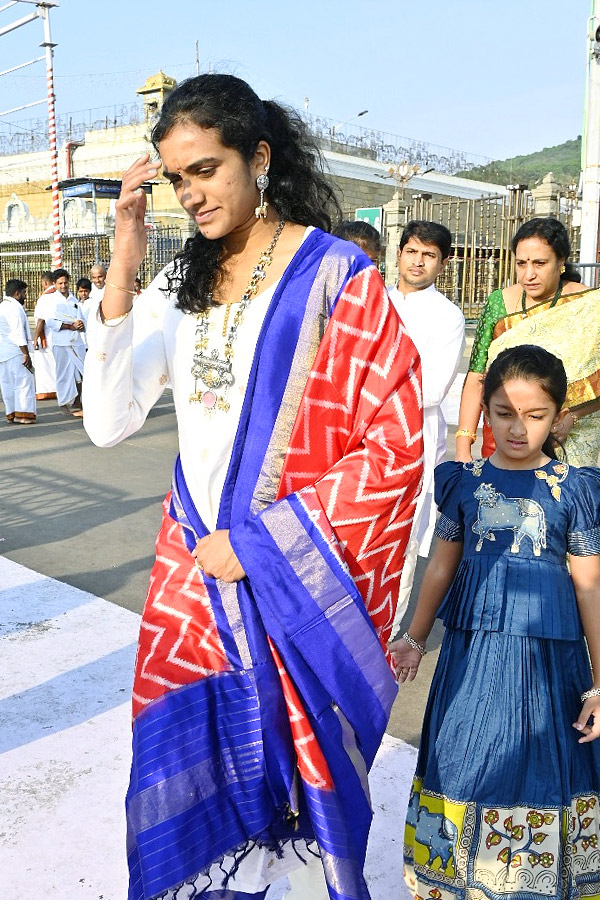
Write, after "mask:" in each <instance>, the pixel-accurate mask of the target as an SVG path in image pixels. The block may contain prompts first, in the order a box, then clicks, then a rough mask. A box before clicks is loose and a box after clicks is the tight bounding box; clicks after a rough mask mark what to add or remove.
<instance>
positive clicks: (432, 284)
mask: <svg viewBox="0 0 600 900" xmlns="http://www.w3.org/2000/svg"><path fill="white" fill-rule="evenodd" d="M394 289H395V290H396V292H397V294H398V296H400V297H402V299H403V300H407V299H408V298H409V297H416V296H417V295H418V294H426V293H427V291H436V292H437V288H436V286H435V282H432V283H431V284H430V285H429V287H426V288H423V290H421V291H411V292H410V294H403V293H402V291H400V290H398V286H397V285H394Z"/></svg>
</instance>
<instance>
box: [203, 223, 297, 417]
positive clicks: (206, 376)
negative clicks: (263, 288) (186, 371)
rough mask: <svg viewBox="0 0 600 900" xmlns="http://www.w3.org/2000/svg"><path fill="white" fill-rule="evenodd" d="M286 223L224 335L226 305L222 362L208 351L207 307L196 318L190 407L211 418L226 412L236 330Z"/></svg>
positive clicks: (262, 257) (265, 252) (261, 261)
mask: <svg viewBox="0 0 600 900" xmlns="http://www.w3.org/2000/svg"><path fill="white" fill-rule="evenodd" d="M284 225H285V221H284V220H283V219H282V220H281V222H280V223H279V225H278V226H277V230H276V232H275V234H274V235H273V240H272V241H271V243H270V244H269V246H268V247H267V249H266V250H263V252H262V253H261V254H260V257H259V260H258V263H257V265H256V266H255V267H254V269H253V271H252V275H251V276H250V281H249V282H248V287H247V288H246V290H245V291H244V293H243V294H242V297H241V300H240V302H239V304H238V308H237V310H236V312H235V316H234V317H233V322H232V323H231V325H230V327H229V333H227V324H228V322H229V311H230V308H231V306H232V304H231V303H228V304H227V309H226V310H225V321H224V322H223V337H226V341H225V347H224V350H223V358H222V359H221V358H220V357H219V351H218V349H217V348H216V347H214V348H213V349H212V350H209V347H208V325H209V317H210V306H208V307H207V308H206V309H205V310H203V312H201V313H198V314H197V315H196V320H197V323H198V324H197V325H196V333H195V343H194V356H193V358H192V370H191V371H192V377H193V379H194V390H193V393H191V394H190V398H189V402H190V403H202V405H203V407H204V411H205V413H209V414H213V413H215V412H216V411H217V410H221V411H222V412H229V407H230V404H229V401H228V400H227V395H228V393H229V388H230V387H231V385H232V384H233V382H234V376H233V371H232V365H233V351H234V347H233V345H234V343H235V339H236V338H237V335H238V330H239V327H240V325H241V323H242V319H243V318H244V313H245V312H246V309H247V307H248V305H249V304H250V301H251V300H252V298H253V297H254V295H255V294H256V292H257V290H258V285H259V282H261V281H262V280H263V278H264V277H265V274H266V273H265V269H266V268H267V267H268V266H270V265H271V262H272V259H273V251H274V250H275V245H276V244H277V241H278V240H279V236H280V234H281V232H282V231H283V226H284ZM199 381H200V382H201V383H202V385H203V386H204V387H203V388H200V389H199V388H198V382H199ZM220 388H222V392H221V393H217V389H220Z"/></svg>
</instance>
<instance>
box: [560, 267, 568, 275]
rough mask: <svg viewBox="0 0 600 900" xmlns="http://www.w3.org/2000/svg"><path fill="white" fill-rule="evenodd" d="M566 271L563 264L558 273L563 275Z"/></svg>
mask: <svg viewBox="0 0 600 900" xmlns="http://www.w3.org/2000/svg"><path fill="white" fill-rule="evenodd" d="M566 271H567V267H566V266H563V267H562V269H561V270H560V274H561V275H564V274H565V272H566Z"/></svg>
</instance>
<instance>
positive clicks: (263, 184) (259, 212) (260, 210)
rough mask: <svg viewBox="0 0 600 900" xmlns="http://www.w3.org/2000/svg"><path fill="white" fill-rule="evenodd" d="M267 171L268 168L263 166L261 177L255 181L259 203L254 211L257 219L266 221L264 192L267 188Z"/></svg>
mask: <svg viewBox="0 0 600 900" xmlns="http://www.w3.org/2000/svg"><path fill="white" fill-rule="evenodd" d="M268 171H269V167H268V166H265V171H264V174H263V175H259V176H258V178H257V179H256V187H257V188H258V190H259V191H260V203H259V205H258V206H257V207H256V209H255V210H254V215H255V216H256V218H257V219H266V218H267V208H268V206H269V204H268V203H267V201H266V200H265V191H266V189H267V188H268V187H269V176H268V175H267V172H268Z"/></svg>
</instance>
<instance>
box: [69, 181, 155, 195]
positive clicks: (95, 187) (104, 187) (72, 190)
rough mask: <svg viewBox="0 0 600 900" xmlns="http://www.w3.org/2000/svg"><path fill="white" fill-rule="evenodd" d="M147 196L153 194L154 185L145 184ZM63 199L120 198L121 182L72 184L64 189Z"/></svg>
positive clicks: (143, 186) (143, 187) (144, 188)
mask: <svg viewBox="0 0 600 900" xmlns="http://www.w3.org/2000/svg"><path fill="white" fill-rule="evenodd" d="M142 189H143V190H144V191H145V192H146V194H151V193H152V185H150V184H143V185H142ZM62 192H63V197H87V198H90V197H94V196H96V197H118V196H119V194H120V193H121V182H120V181H118V182H116V184H115V183H113V184H103V183H102V182H101V181H87V182H85V183H84V184H70V185H68V187H64V188H63V189H62Z"/></svg>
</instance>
